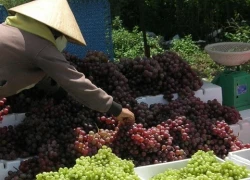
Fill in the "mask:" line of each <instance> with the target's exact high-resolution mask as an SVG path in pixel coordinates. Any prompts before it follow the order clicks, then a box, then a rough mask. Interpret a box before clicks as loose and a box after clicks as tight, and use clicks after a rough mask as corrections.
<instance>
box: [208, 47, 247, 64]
mask: <svg viewBox="0 0 250 180" xmlns="http://www.w3.org/2000/svg"><path fill="white" fill-rule="evenodd" d="M205 51H206V52H207V53H208V54H209V56H210V57H211V58H212V59H213V60H214V61H215V62H216V63H218V64H221V65H224V66H237V65H241V64H244V63H246V62H247V61H249V60H250V43H242V42H222V43H215V44H210V45H207V46H206V47H205Z"/></svg>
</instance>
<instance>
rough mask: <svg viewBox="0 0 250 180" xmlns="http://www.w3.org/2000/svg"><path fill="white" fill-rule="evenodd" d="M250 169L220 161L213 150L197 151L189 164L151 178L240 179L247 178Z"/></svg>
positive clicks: (184, 179) (166, 179)
mask: <svg viewBox="0 0 250 180" xmlns="http://www.w3.org/2000/svg"><path fill="white" fill-rule="evenodd" d="M248 174H249V170H247V169H246V167H244V166H238V165H236V164H234V163H233V162H230V161H225V162H219V160H218V159H217V158H216V156H215V155H214V154H213V152H212V151H208V152H204V151H201V150H199V151H198V152H196V153H195V154H194V155H193V156H192V157H191V159H190V160H189V161H188V163H187V165H186V166H185V167H183V168H181V169H169V170H166V171H165V172H163V173H160V174H157V175H155V176H154V177H152V178H151V179H150V180H163V179H164V180H179V179H183V180H199V179H218V180H225V179H227V180H229V179H236V180H240V179H243V178H247V177H248Z"/></svg>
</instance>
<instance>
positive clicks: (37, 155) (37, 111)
mask: <svg viewBox="0 0 250 180" xmlns="http://www.w3.org/2000/svg"><path fill="white" fill-rule="evenodd" d="M64 55H65V57H66V58H67V60H68V61H69V62H70V63H71V64H73V65H74V66H75V67H76V69H77V70H78V71H80V72H83V73H84V74H85V75H86V77H87V78H88V79H90V80H91V81H92V82H93V83H94V84H95V85H97V86H98V87H100V88H102V89H104V90H105V91H106V92H107V93H108V94H110V95H112V96H113V97H114V100H115V101H116V102H118V103H121V104H122V106H123V107H126V108H129V109H130V110H131V111H133V112H134V114H135V118H136V123H135V124H133V125H121V124H119V123H118V122H117V120H116V118H115V117H113V116H112V115H111V114H107V113H99V112H96V111H93V110H90V109H88V108H86V107H84V106H83V105H82V104H80V103H79V102H77V101H76V100H74V99H73V98H72V97H71V96H69V95H67V94H66V95H64V96H60V97H61V98H58V96H54V95H51V94H50V95H48V94H47V93H46V92H44V90H40V89H39V87H34V88H32V89H29V90H25V91H23V92H21V93H19V94H17V95H14V96H12V97H9V98H8V101H7V103H8V107H11V109H10V110H11V111H10V112H14V113H20V112H25V113H26V118H25V119H24V121H23V122H22V123H21V124H19V125H18V126H15V127H12V126H9V127H2V128H0V140H1V142H2V144H1V145H0V158H1V159H5V160H13V159H16V158H17V157H21V158H27V157H33V158H31V159H29V160H26V161H23V162H22V163H21V166H20V167H19V170H18V171H17V172H9V176H8V177H6V180H10V179H18V178H19V179H22V178H24V179H25V178H26V179H35V175H36V174H38V173H41V172H49V171H57V170H58V169H59V168H60V167H73V166H74V164H75V160H76V159H77V158H79V157H80V156H93V155H95V154H96V153H97V152H98V150H99V149H100V148H101V147H102V146H103V145H106V146H108V147H110V148H111V149H112V151H113V152H114V153H115V154H116V155H117V156H118V157H121V158H124V159H130V160H132V161H133V162H134V164H135V165H136V166H141V165H148V164H155V163H162V162H168V161H175V160H180V159H185V158H189V157H191V155H193V154H194V153H195V152H197V151H198V150H204V151H209V150H213V151H214V152H215V154H216V155H217V156H219V157H225V156H226V155H227V154H228V152H229V151H235V150H238V149H243V148H250V145H249V144H243V143H241V142H240V141H239V140H238V138H237V137H236V136H235V135H234V134H233V132H232V130H231V129H230V126H229V124H235V123H237V122H238V120H240V119H241V117H240V114H239V112H237V111H236V110H235V109H234V108H230V107H226V106H222V105H221V104H220V103H218V101H216V100H212V101H208V102H207V103H204V102H202V101H201V100H200V99H199V98H196V97H194V93H193V92H194V91H196V90H198V89H199V88H200V87H201V86H202V81H201V79H200V78H199V77H198V76H197V74H196V73H195V72H194V71H193V70H192V69H191V68H190V66H189V65H188V64H187V63H186V62H185V61H184V60H182V58H181V57H179V56H178V55H176V54H175V53H173V52H165V53H163V54H159V55H156V56H154V57H152V58H142V59H141V58H135V59H121V61H120V62H109V59H108V58H107V56H106V55H105V54H104V53H102V52H89V53H88V54H87V55H86V57H84V59H83V60H82V59H79V58H77V57H76V56H73V55H70V54H69V53H65V54H64ZM173 93H178V95H179V98H178V99H176V100H172V95H173ZM55 94H57V95H58V94H59V93H55ZM156 94H164V97H165V98H166V99H167V100H168V101H169V103H168V104H153V105H151V106H148V105H147V104H146V103H140V104H139V103H137V101H136V97H138V96H145V95H156ZM5 101H6V99H4V103H5ZM0 103H1V101H0ZM0 105H1V104H0Z"/></svg>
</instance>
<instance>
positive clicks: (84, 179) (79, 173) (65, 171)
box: [36, 146, 140, 180]
mask: <svg viewBox="0 0 250 180" xmlns="http://www.w3.org/2000/svg"><path fill="white" fill-rule="evenodd" d="M36 179H37V180H76V179H81V180H118V179H119V180H140V178H139V177H138V176H137V175H136V174H135V172H134V164H133V162H132V161H129V160H122V159H120V158H118V157H117V156H116V155H115V154H113V153H112V150H111V149H110V148H108V147H106V146H103V147H102V148H101V149H99V151H98V153H97V154H96V155H94V156H92V157H89V156H87V157H84V156H82V157H80V158H78V159H77V160H76V164H75V166H74V167H72V168H60V169H59V170H58V172H43V173H41V174H38V175H37V176H36Z"/></svg>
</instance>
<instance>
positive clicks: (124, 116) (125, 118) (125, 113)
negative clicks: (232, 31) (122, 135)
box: [116, 108, 135, 125]
mask: <svg viewBox="0 0 250 180" xmlns="http://www.w3.org/2000/svg"><path fill="white" fill-rule="evenodd" d="M116 119H117V120H118V122H119V124H121V125H122V124H134V123H135V115H134V113H132V112H131V111H130V110H129V109H126V108H122V112H121V113H120V114H119V116H117V117H116Z"/></svg>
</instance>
